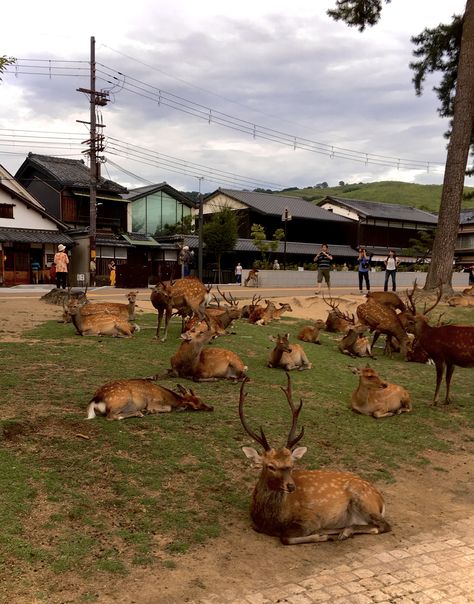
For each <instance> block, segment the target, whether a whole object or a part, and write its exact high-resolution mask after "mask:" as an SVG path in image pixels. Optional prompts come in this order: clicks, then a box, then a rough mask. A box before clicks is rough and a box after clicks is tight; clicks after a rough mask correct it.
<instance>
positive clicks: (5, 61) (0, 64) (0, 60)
mask: <svg viewBox="0 0 474 604" xmlns="http://www.w3.org/2000/svg"><path fill="white" fill-rule="evenodd" d="M15 61H16V59H14V58H13V57H7V56H6V55H2V56H1V57H0V74H1V73H2V72H3V71H5V69H6V68H7V67H8V66H9V65H13V63H15ZM1 79H2V78H1V77H0V81H1Z"/></svg>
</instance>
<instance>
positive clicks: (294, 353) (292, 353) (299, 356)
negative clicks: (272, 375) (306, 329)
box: [267, 333, 312, 371]
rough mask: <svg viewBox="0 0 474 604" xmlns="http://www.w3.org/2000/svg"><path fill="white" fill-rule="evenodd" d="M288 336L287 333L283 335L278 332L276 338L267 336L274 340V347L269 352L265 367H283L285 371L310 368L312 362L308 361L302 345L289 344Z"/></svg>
mask: <svg viewBox="0 0 474 604" xmlns="http://www.w3.org/2000/svg"><path fill="white" fill-rule="evenodd" d="M289 337H290V334H289V333H287V334H285V335H283V336H280V334H278V335H277V337H276V338H275V337H274V336H269V340H270V341H272V342H275V348H274V349H273V350H272V351H271V352H270V356H269V357H268V363H267V367H273V368H276V369H285V371H292V370H293V369H298V371H303V370H304V369H311V367H312V364H311V363H310V362H309V360H308V357H307V356H306V353H305V351H304V350H303V347H302V346H300V345H299V344H292V345H291V346H290V343H289Z"/></svg>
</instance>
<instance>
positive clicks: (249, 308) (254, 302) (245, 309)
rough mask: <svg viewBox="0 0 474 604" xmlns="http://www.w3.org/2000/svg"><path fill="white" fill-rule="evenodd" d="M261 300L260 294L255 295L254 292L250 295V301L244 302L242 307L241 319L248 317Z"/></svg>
mask: <svg viewBox="0 0 474 604" xmlns="http://www.w3.org/2000/svg"><path fill="white" fill-rule="evenodd" d="M261 300H262V298H261V296H257V294H254V295H253V296H252V301H251V302H250V304H245V306H243V307H242V315H241V317H242V319H248V318H249V317H250V315H251V314H252V312H253V311H254V310H255V309H256V308H257V307H258V305H259V304H260V301H261Z"/></svg>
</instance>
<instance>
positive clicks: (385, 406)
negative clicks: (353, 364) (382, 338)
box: [351, 365, 412, 419]
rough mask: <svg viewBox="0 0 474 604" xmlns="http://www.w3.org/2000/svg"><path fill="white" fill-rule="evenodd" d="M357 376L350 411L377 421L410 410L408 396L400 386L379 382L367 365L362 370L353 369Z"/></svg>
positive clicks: (377, 376) (376, 375)
mask: <svg viewBox="0 0 474 604" xmlns="http://www.w3.org/2000/svg"><path fill="white" fill-rule="evenodd" d="M352 372H353V373H355V374H356V375H358V376H359V385H358V387H357V388H356V389H355V390H354V392H353V393H352V397H351V407H352V411H355V412H356V413H360V414H361V415H370V416H372V417H375V418H376V419H379V418H381V417H391V416H392V415H398V414H400V413H408V412H410V411H411V410H412V405H411V399H410V394H409V393H408V391H407V390H405V388H403V387H402V386H397V385H396V384H391V383H390V382H386V381H384V380H381V379H380V377H379V374H378V373H377V372H376V371H375V369H372V367H370V366H369V365H367V366H366V367H363V368H362V369H358V368H353V369H352Z"/></svg>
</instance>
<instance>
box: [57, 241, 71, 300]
mask: <svg viewBox="0 0 474 604" xmlns="http://www.w3.org/2000/svg"><path fill="white" fill-rule="evenodd" d="M54 264H55V266H56V287H57V288H58V289H60V288H62V289H66V286H67V271H68V264H69V258H68V255H67V254H66V246H65V245H63V244H62V243H60V244H59V245H58V251H57V252H56V253H55V254H54Z"/></svg>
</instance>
